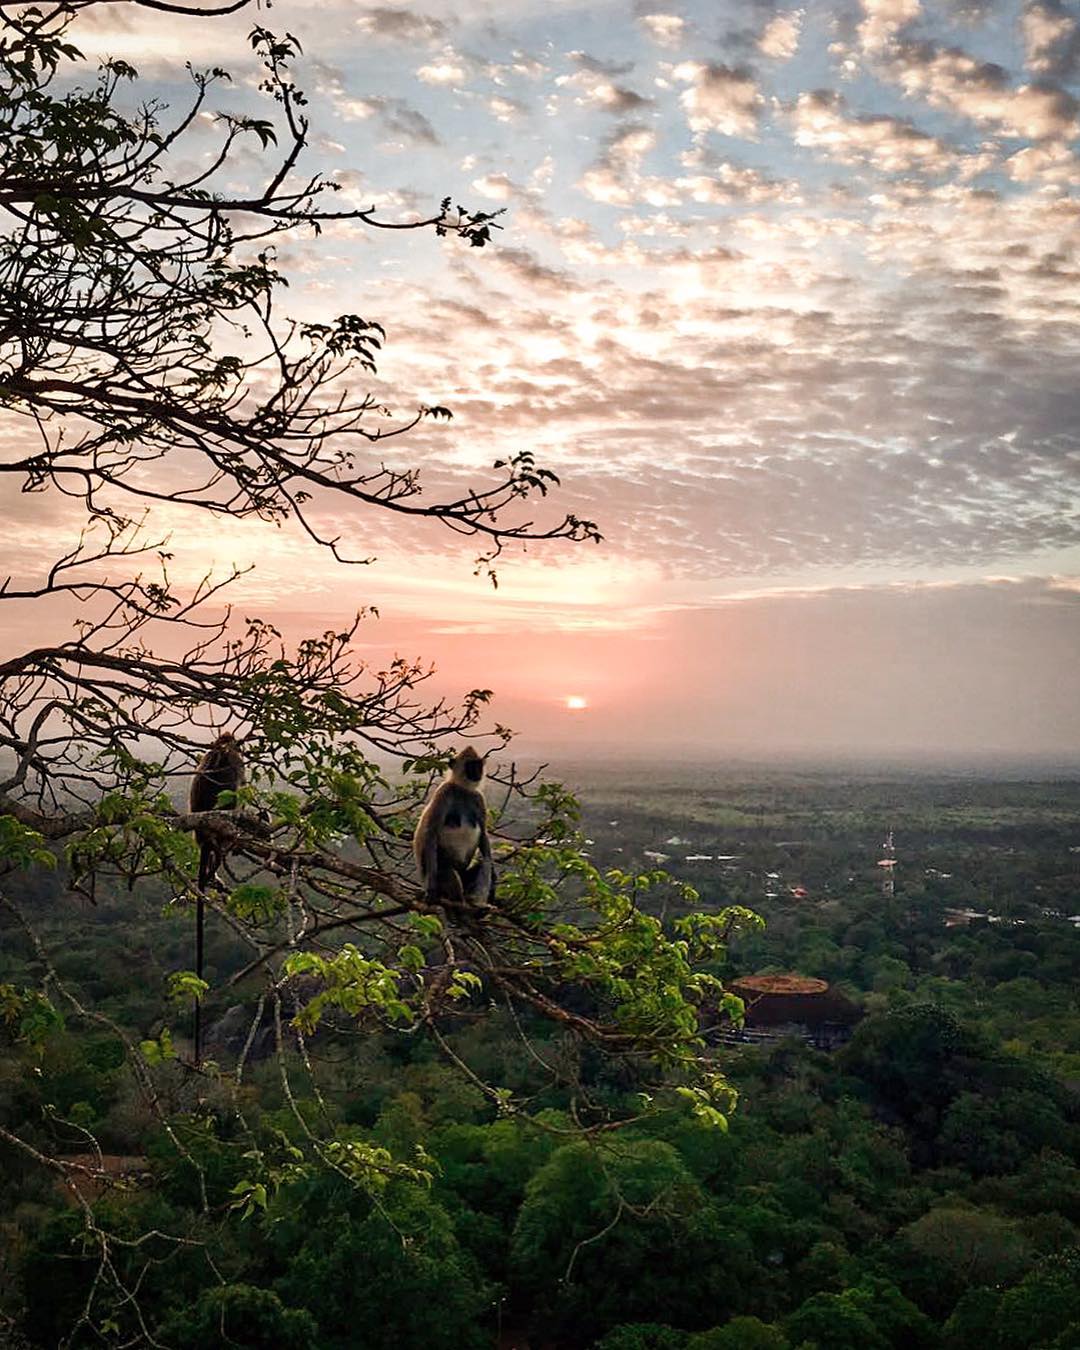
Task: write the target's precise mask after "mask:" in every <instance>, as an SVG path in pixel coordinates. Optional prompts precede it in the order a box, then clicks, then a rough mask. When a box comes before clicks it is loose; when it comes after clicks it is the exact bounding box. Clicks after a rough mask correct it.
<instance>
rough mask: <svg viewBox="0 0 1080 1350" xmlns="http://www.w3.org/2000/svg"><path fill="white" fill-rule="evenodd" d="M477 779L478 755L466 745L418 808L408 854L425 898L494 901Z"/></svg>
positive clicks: (480, 765)
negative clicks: (420, 813)
mask: <svg viewBox="0 0 1080 1350" xmlns="http://www.w3.org/2000/svg"><path fill="white" fill-rule="evenodd" d="M483 777H484V760H483V757H482V756H481V755H479V754H477V752H476V751H475V750H474V749H473V748H472V746H471V745H467V746H466V747H465V749H464V750H461V751H459V753H458V754H456V755H455V756H454V758H453V760H452V761H451V763H450V770H449V772H448V773H447V775H446V778H445V779H444V780H443V782H441V783H440V784H439V786H438V787H437V788H436V789H435V792H434V795H433V796H432V798H431V800H430V801H429V802H428V804H427V806H425V807H424V810H423V814H422V815H421V816H420V820H419V821H418V823H417V826H416V832H415V834H414V835H413V853H414V854H415V856H416V865H417V867H419V869H420V876H421V879H422V880H423V883H424V889H425V890H426V892H427V898H428V900H432V901H434V900H450V901H454V902H457V903H458V904H461V903H462V902H464V901H466V900H486V901H488V902H489V903H493V902H494V900H495V869H494V867H493V866H492V862H491V843H490V841H489V839H488V832H487V803H486V802H485V801H484V790H483V788H482V787H481V786H480V785H481V782H482V781H483Z"/></svg>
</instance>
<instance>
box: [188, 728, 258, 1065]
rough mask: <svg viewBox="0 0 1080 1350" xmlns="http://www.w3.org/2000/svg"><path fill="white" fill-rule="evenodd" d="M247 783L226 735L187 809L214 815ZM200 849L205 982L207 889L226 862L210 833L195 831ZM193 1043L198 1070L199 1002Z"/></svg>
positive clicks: (198, 928)
mask: <svg viewBox="0 0 1080 1350" xmlns="http://www.w3.org/2000/svg"><path fill="white" fill-rule="evenodd" d="M243 782H244V757H243V755H242V754H241V753H240V745H239V743H238V741H237V739H236V737H235V736H234V735H233V734H232V732H231V731H223V732H222V733H221V735H220V736H219V737H218V738H217V740H216V741H215V742H214V743H213V745H211V746H210V748H209V749H208V750H207V751H206V753H205V754H204V755H203V757H202V759H200V760H199V763H198V765H197V767H196V769H195V777H194V778H193V779H192V780H191V792H190V794H189V797H188V809H189V810H190V811H192V812H195V811H213V810H214V809H215V807H216V806H217V804H218V799H219V798H220V797H221V794H222V793H223V792H236V790H237V789H238V788H239V787H241V786H242V785H243ZM195 838H196V840H197V841H198V845H199V889H198V895H197V897H196V901H195V974H196V975H197V976H198V977H199V979H200V980H201V979H202V975H203V949H204V941H203V935H204V929H205V922H206V888H207V887H208V886H209V885H210V884H211V883H212V882H214V881H216V880H217V873H218V868H219V867H220V866H221V864H222V863H223V862H224V861H225V850H224V849H223V848H222V846H221V841H220V840H219V839H217V838H215V836H214V835H213V834H212V833H210V832H209V831H207V830H198V829H197V830H196V831H195ZM193 1013H194V1023H193V1027H192V1042H193V1044H194V1062H195V1065H196V1067H198V1066H199V1065H200V1064H201V1063H202V1004H201V1002H200V1000H199V999H198V998H196V1000H195V1007H194V1009H193Z"/></svg>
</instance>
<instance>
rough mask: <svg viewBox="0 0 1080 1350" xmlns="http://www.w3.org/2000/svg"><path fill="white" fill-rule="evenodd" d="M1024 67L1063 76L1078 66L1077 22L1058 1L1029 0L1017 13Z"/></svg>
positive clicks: (1079, 40) (1079, 33) (1079, 34)
mask: <svg viewBox="0 0 1080 1350" xmlns="http://www.w3.org/2000/svg"><path fill="white" fill-rule="evenodd" d="M1020 31H1021V34H1022V36H1023V39H1024V50H1025V53H1026V58H1027V67H1028V69H1029V70H1031V71H1033V72H1034V73H1035V74H1036V75H1052V76H1055V77H1057V78H1058V79H1067V78H1069V77H1070V76H1073V75H1075V74H1076V73H1077V69H1078V66H1080V24H1078V23H1077V20H1076V17H1075V16H1074V15H1072V14H1070V13H1068V12H1067V11H1066V9H1065V7H1064V6H1063V5H1062V4H1060V3H1059V0H1029V3H1027V4H1026V5H1025V6H1024V9H1023V12H1022V14H1021V16H1020Z"/></svg>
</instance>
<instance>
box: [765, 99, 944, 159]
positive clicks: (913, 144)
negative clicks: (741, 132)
mask: <svg viewBox="0 0 1080 1350" xmlns="http://www.w3.org/2000/svg"><path fill="white" fill-rule="evenodd" d="M791 120H792V125H793V127H794V132H795V142H796V144H797V145H803V146H807V147H809V148H811V149H815V150H820V151H821V152H822V153H824V154H825V155H826V156H827V157H828V158H830V159H833V160H835V161H836V162H837V163H840V164H859V163H863V164H872V165H873V166H874V167H875V168H877V169H880V170H881V171H882V172H883V173H910V172H911V171H912V170H914V169H918V170H922V171H924V172H926V173H935V174H943V173H947V172H948V171H949V169H950V168H952V167H953V165H954V164H955V161H956V154H955V152H954V151H953V150H951V149H950V148H949V147H948V146H947V145H945V144H944V142H942V141H941V140H939V139H938V138H937V137H936V136H931V135H928V134H927V133H926V132H924V131H920V130H919V129H918V128H917V127H915V126H913V125H912V123H911V122H909V121H906V120H903V119H901V118H897V117H889V116H886V115H884V114H873V115H862V116H853V115H851V114H850V113H849V112H848V108H847V104H846V102H845V100H844V98H843V96H842V95H840V94H837V93H833V92H832V91H830V90H827V89H818V90H815V91H814V92H813V93H808V94H800V95H799V97H798V98H797V100H796V102H795V107H794V109H793V110H792V114H791Z"/></svg>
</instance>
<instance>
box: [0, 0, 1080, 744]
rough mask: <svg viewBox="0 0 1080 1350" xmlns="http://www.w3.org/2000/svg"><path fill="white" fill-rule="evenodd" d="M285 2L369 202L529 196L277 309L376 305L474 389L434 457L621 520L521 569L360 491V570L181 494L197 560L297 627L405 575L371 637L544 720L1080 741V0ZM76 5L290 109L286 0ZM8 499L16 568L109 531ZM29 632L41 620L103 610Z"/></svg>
mask: <svg viewBox="0 0 1080 1350" xmlns="http://www.w3.org/2000/svg"><path fill="white" fill-rule="evenodd" d="M259 21H260V22H263V21H265V22H269V23H271V24H272V25H277V26H279V27H282V28H289V29H290V30H291V31H293V32H296V33H298V34H299V35H300V36H301V37H302V39H303V42H304V47H305V58H304V62H303V63H302V64H301V66H300V75H301V82H302V83H304V84H305V86H306V87H307V89H308V90H309V92H310V94H311V115H312V122H313V126H314V128H315V134H314V136H313V139H312V147H311V155H312V160H313V164H314V165H317V166H319V167H320V168H322V169H323V170H324V171H325V172H327V173H330V174H332V175H333V176H334V177H335V178H336V180H337V181H338V182H339V183H340V184H341V189H342V191H341V194H340V195H339V199H340V200H342V201H349V202H353V203H357V202H362V203H364V204H368V203H370V202H373V201H374V202H378V203H379V204H380V206H381V207H382V209H383V210H384V211H385V212H386V213H387V214H388V215H390V216H394V217H395V218H408V217H409V214H410V212H414V211H420V210H426V209H427V208H428V207H429V206H430V204H431V203H433V202H437V201H438V199H439V198H441V196H442V195H443V194H444V193H446V192H450V193H452V194H454V195H455V200H457V199H459V198H460V199H461V200H463V201H464V202H466V204H469V205H473V206H477V207H487V208H489V209H494V208H496V207H502V206H505V207H506V208H507V213H506V215H505V217H503V218H501V223H503V224H504V225H505V229H504V230H503V231H502V233H501V234H500V235H499V237H498V239H497V242H496V244H495V245H494V246H493V247H492V248H490V249H485V250H483V251H480V250H470V249H468V248H466V247H464V246H462V245H460V244H456V243H454V242H453V241H446V240H442V241H441V240H437V239H435V238H434V237H433V236H425V237H420V236H414V235H409V236H405V237H404V238H401V239H389V240H388V239H387V238H386V237H385V236H378V237H376V236H374V235H372V234H370V233H369V234H361V233H358V232H357V231H356V230H355V229H350V230H336V229H335V230H330V231H328V232H327V234H326V235H325V236H324V237H323V238H322V240H320V241H318V243H317V245H312V244H308V243H304V242H302V241H300V240H285V241H283V243H282V244H281V246H280V260H281V265H282V268H283V270H284V271H285V272H287V273H288V274H289V276H290V280H291V284H290V288H289V291H288V292H287V293H286V294H285V295H284V297H283V300H282V308H283V311H284V312H288V313H291V314H296V315H298V316H301V317H305V318H307V317H312V316H317V317H323V318H325V317H327V315H328V314H334V313H337V312H338V311H339V310H343V309H348V310H352V311H355V312H358V313H361V314H363V315H364V316H365V317H369V318H377V319H379V320H380V321H382V322H383V323H384V324H385V325H386V327H387V329H388V335H389V341H388V345H387V347H386V350H385V353H384V355H383V357H382V360H381V367H380V375H379V378H378V381H377V382H376V383H375V391H376V392H377V393H378V395H379V396H380V397H381V398H384V399H386V400H387V401H388V402H389V403H390V404H391V405H392V406H393V407H394V408H395V409H396V410H398V411H399V412H400V413H401V414H402V415H407V413H408V412H409V410H410V408H412V407H414V406H415V405H416V404H417V403H418V402H428V403H440V404H442V403H445V404H448V405H449V406H451V407H452V408H453V410H454V412H455V420H454V421H453V422H452V423H451V424H450V425H449V426H441V425H440V426H437V427H436V426H430V427H428V428H427V429H425V430H423V431H422V432H420V433H418V434H416V435H414V436H412V437H411V438H409V439H408V440H403V441H402V442H400V443H394V445H393V448H392V450H391V451H388V452H387V453H390V454H392V455H394V456H396V457H398V459H399V460H400V462H401V463H410V464H418V465H420V466H421V468H422V470H423V472H424V474H425V475H426V479H427V481H428V482H430V483H432V484H433V485H434V484H435V483H437V482H440V481H441V482H447V481H450V482H453V483H455V484H464V483H467V482H468V483H482V482H483V481H484V474H485V472H486V471H487V467H488V466H490V464H491V462H492V461H493V460H494V459H495V458H497V457H499V456H500V455H505V454H506V453H508V452H513V451H514V450H517V449H521V448H530V449H534V450H535V451H536V452H537V454H538V455H539V456H540V458H541V460H542V462H545V463H548V464H550V465H551V466H552V467H553V468H555V469H556V470H557V471H558V472H559V473H560V475H561V476H562V479H563V487H562V489H561V491H560V493H559V495H558V499H557V505H558V507H559V508H561V509H568V510H574V511H577V512H578V513H579V514H583V515H586V516H591V517H595V518H596V520H597V521H598V522H599V524H600V526H601V529H602V530H603V532H604V535H605V540H604V542H603V544H601V545H600V546H592V545H582V546H580V547H578V548H577V549H575V550H570V549H567V548H564V547H560V548H556V549H544V548H543V547H537V548H535V549H533V550H531V551H530V552H529V553H528V554H527V555H526V556H524V557H520V556H513V557H509V558H507V560H506V562H505V563H504V565H503V566H502V567H501V569H500V588H499V590H498V591H497V592H495V591H492V590H491V588H490V587H489V586H488V585H487V584H486V583H485V582H484V581H483V580H482V579H480V578H476V577H474V576H473V575H472V573H471V567H470V557H471V555H470V553H469V551H468V550H467V549H462V548H461V547H460V546H459V542H458V541H456V540H454V539H453V538H452V537H448V536H446V535H444V534H440V533H439V532H438V531H437V530H434V529H414V528H409V527H407V526H404V525H402V524H401V523H400V522H398V521H396V520H387V519H376V518H372V517H371V516H368V517H364V516H354V515H348V514H340V515H338V516H336V517H334V516H332V515H331V516H328V517H327V518H328V520H332V523H333V525H334V528H335V531H337V530H340V532H341V534H342V536H343V538H345V539H346V540H348V541H349V542H350V543H352V544H355V549H356V552H357V553H358V554H360V555H366V554H369V553H370V554H374V555H376V556H377V558H378V561H377V563H375V564H374V565H373V566H371V567H366V568H351V569H342V568H340V567H337V566H335V565H334V563H333V561H332V560H331V559H330V558H329V557H327V556H326V555H325V554H322V555H320V554H319V553H318V552H317V551H316V550H315V549H314V548H313V547H312V546H311V545H310V544H308V543H307V542H306V541H305V540H304V539H303V538H302V537H301V536H300V534H299V532H298V531H296V530H295V529H293V528H291V527H289V526H288V525H287V526H285V527H284V528H281V529H278V528H275V527H272V526H262V525H258V524H245V525H242V526H235V525H233V524H232V523H224V524H223V523H221V522H216V521H214V520H212V519H209V518H206V517H191V516H188V515H185V514H184V513H182V512H179V511H162V512H158V514H157V517H156V519H155V523H154V525H153V528H155V529H158V528H160V529H163V530H170V531H172V532H173V538H174V544H175V546H176V554H177V557H176V561H175V563H174V564H173V572H174V575H176V576H177V577H178V578H179V579H180V580H182V581H187V582H188V583H192V582H194V581H195V580H196V579H197V576H198V575H199V573H200V570H201V568H202V567H203V565H204V564H212V565H214V566H215V567H216V568H217V569H218V570H219V571H220V570H227V569H228V568H229V567H230V566H231V565H232V564H233V563H237V564H240V565H246V564H247V563H250V562H255V563H256V568H255V570H254V571H253V572H252V573H251V574H250V575H248V576H246V577H244V578H243V579H242V580H241V581H240V582H239V583H237V586H236V589H235V603H236V605H237V607H238V609H239V611H240V612H242V613H245V614H247V613H261V614H264V615H265V616H267V617H269V618H272V619H275V620H276V621H278V622H279V623H280V624H281V625H282V626H283V627H284V628H285V629H286V630H287V631H289V632H290V633H295V634H297V635H299V634H300V632H301V631H303V630H306V629H318V628H321V627H323V626H334V627H338V626H340V624H341V623H342V622H343V621H344V620H346V619H347V618H348V616H349V615H350V614H351V612H352V611H353V610H354V609H355V608H357V607H358V606H360V605H365V604H376V605H378V606H379V608H380V611H381V614H382V618H381V619H380V620H379V621H378V622H377V623H374V624H373V625H372V626H371V633H370V638H369V640H370V641H371V643H372V644H373V646H372V652H373V653H378V654H382V653H384V652H386V651H388V650H394V649H397V650H400V651H402V653H403V654H405V655H424V656H425V657H428V658H430V659H431V660H432V661H434V662H435V663H437V665H438V666H439V670H440V674H439V680H440V681H441V682H442V683H443V684H444V685H445V686H446V687H447V689H448V690H450V691H453V690H455V689H462V688H467V687H472V686H483V685H490V686H491V687H493V688H495V689H496V691H497V693H498V696H499V697H498V702H497V703H496V705H495V715H496V716H498V717H499V719H500V720H502V721H505V722H508V723H510V724H511V725H513V726H515V727H517V728H518V729H520V731H521V732H522V733H523V738H524V740H523V743H524V744H527V745H530V746H532V745H535V746H536V747H538V748H539V749H540V750H542V748H543V746H544V744H546V743H550V744H562V743H564V742H566V741H567V740H572V741H573V742H574V743H575V744H576V745H578V746H580V747H581V748H583V749H586V750H588V749H590V748H592V749H604V750H605V751H611V750H612V749H614V750H618V749H619V748H620V747H621V746H631V745H632V746H635V747H640V748H643V749H645V750H646V751H649V750H650V749H651V748H654V747H655V748H664V747H674V748H676V749H678V750H679V751H680V752H684V751H685V752H687V753H693V754H714V753H715V754H717V755H723V754H724V753H729V754H740V755H744V756H748V757H751V758H752V757H753V756H754V755H755V754H760V755H762V756H771V755H776V754H783V753H797V754H816V753H820V754H836V753H840V754H844V753H858V754H864V755H868V756H871V757H872V756H874V755H889V754H904V755H908V754H923V755H926V756H944V757H949V756H953V757H958V758H964V757H972V756H978V755H980V754H983V753H1000V754H1006V755H1025V754H1032V755H1037V754H1046V755H1054V756H1057V757H1059V758H1062V759H1069V758H1077V757H1080V713H1078V711H1077V710H1078V709H1080V673H1078V672H1080V624H1078V623H1077V617H1078V613H1077V606H1078V596H1080V580H1078V578H1080V507H1078V500H1080V438H1078V434H1077V430H1076V428H1077V425H1078V414H1080V396H1078V389H1080V385H1078V383H1077V379H1076V370H1077V358H1078V357H1080V259H1078V249H1080V198H1078V195H1077V192H1078V189H1077V184H1078V183H1080V165H1078V164H1077V161H1076V149H1077V136H1078V130H1080V103H1078V102H1077V93H1078V92H1080V90H1078V85H1077V73H1078V72H1077V61H1078V57H1077V53H1078V52H1080V37H1078V34H1080V26H1078V24H1077V22H1076V20H1075V19H1074V18H1072V17H1070V14H1069V13H1067V12H1066V10H1065V9H1064V8H1062V7H1060V6H1057V5H1055V4H1051V3H1049V0H1022V2H1021V0H994V3H985V4H982V3H978V4H977V3H972V4H968V5H950V6H931V5H929V4H927V5H921V4H920V3H919V0H858V2H857V3H855V2H854V0H853V3H851V4H839V3H837V4H833V3H825V2H824V0H823V2H822V3H807V4H804V5H801V6H793V5H787V4H783V3H779V0H777V2H776V3H774V2H773V0H755V2H754V3H748V4H736V3H734V0H723V2H722V3H719V4H714V3H710V4H704V3H696V2H694V3H690V2H688V3H680V4H674V3H673V4H671V5H667V4H664V5H661V4H660V3H659V0H657V3H656V4H655V5H639V6H638V7H636V8H635V7H634V6H633V5H632V4H630V3H623V0H603V2H602V3H593V4H589V5H580V4H574V3H560V4H556V5H554V6H553V5H539V4H536V3H533V0H507V3H504V4H500V5H498V6H497V7H495V6H490V5H487V4H486V3H484V0H468V3H465V4H455V5H453V6H451V5H450V4H449V3H448V0H418V3H417V4H415V5H406V4H398V3H389V4H363V3H358V2H357V0H331V2H330V3H325V4H319V5H315V4H313V3H311V0H304V2H303V3H300V2H298V0H279V2H278V3H276V4H275V6H274V8H273V10H272V11H271V12H269V13H268V14H263V13H262V12H261V11H260V16H259ZM80 22H81V24H82V26H81V28H77V30H76V33H75V37H76V40H79V37H80V33H81V35H82V38H83V39H84V42H83V45H84V46H85V47H86V50H87V51H88V52H91V53H95V54H102V53H112V54H115V55H119V56H123V57H125V58H126V59H129V60H132V61H134V62H135V64H136V65H138V66H140V68H141V69H142V71H143V74H144V78H145V79H146V80H147V81H148V82H149V85H150V87H152V88H153V89H154V91H155V92H157V93H158V94H159V96H160V97H161V98H163V99H164V100H165V101H166V102H169V103H171V104H173V105H174V106H179V105H180V103H181V102H182V101H183V99H184V98H185V97H186V92H185V81H186V78H187V77H186V76H185V74H184V72H183V70H182V63H183V60H184V59H191V60H193V61H195V62H196V63H200V62H206V61H214V62H221V63H223V64H225V65H228V66H229V67H230V68H231V69H232V70H233V71H234V74H235V76H236V79H235V81H234V85H233V86H232V88H231V91H230V92H228V93H223V94H222V95H221V97H222V98H223V99H225V100H226V102H229V101H230V100H231V103H230V106H232V107H234V108H239V107H245V108H246V107H247V106H248V105H249V104H250V102H251V100H252V99H253V97H254V95H253V93H252V85H253V75H254V72H253V68H252V66H251V62H250V59H249V51H248V49H247V47H246V44H245V41H244V33H245V31H246V29H247V27H249V26H250V23H251V22H252V20H251V18H250V16H243V15H241V16H238V17H237V18H235V19H232V20H228V21H222V22H221V23H220V24H218V23H214V22H210V21H200V22H199V23H198V24H197V25H193V24H192V23H191V22H190V21H187V20H183V19H180V18H176V17H174V16H162V15H152V14H147V13H145V12H140V11H136V10H134V7H129V6H125V7H117V6H103V7H101V10H100V11H98V12H94V11H91V13H90V15H89V16H88V17H87V18H86V19H85V20H84V21H80ZM215 135H216V131H215V126H214V123H213V121H212V120H210V119H209V118H208V119H204V120H203V121H201V122H200V123H199V125H198V126H197V128H196V136H195V140H194V142H193V143H192V144H191V146H190V147H189V150H188V154H189V155H190V156H191V157H192V158H193V159H198V158H199V157H200V156H206V155H209V154H210V153H211V152H212V148H213V146H214V144H215V139H214V138H215ZM244 155H245V156H246V158H245V159H243V160H242V161H241V162H240V163H239V164H238V166H237V171H238V173H247V172H253V171H255V170H256V169H257V167H258V165H257V162H256V158H255V152H254V151H253V150H245V152H244ZM185 471H186V470H185V466H184V465H183V464H181V463H176V464H173V465H171V466H169V467H168V469H167V471H166V474H165V476H164V477H163V478H162V482H165V481H173V482H179V481H182V480H183V477H184V473H185ZM6 490H7V493H8V495H7V496H6V497H5V498H4V499H3V501H2V502H0V506H2V507H3V509H4V512H5V517H6V518H7V519H8V520H10V521H12V522H17V528H13V529H11V530H9V531H8V532H7V534H6V542H5V541H3V540H0V572H6V571H11V572H12V574H13V575H14V576H16V577H17V578H20V579H23V580H26V579H32V578H33V577H34V576H35V575H40V572H41V569H42V568H43V567H46V566H47V565H48V560H49V559H50V557H51V556H52V555H53V554H54V552H55V550H56V548H57V547H58V546H61V547H62V546H64V545H66V544H69V543H70V541H71V539H72V538H73V537H74V534H75V533H77V529H78V525H79V521H78V520H77V519H76V516H75V514H74V513H73V512H72V511H70V510H67V509H65V508H64V506H63V504H62V503H60V502H58V501H56V500H53V499H50V498H47V497H42V496H35V497H22V496H20V495H19V494H18V493H17V492H16V491H14V485H10V484H9V485H8V487H7V489H6ZM2 619H3V621H4V622H5V623H6V624H7V625H8V627H7V629H6V631H3V632H2V633H0V637H2V639H3V641H4V643H5V645H8V644H11V643H16V642H22V641H25V640H26V638H27V635H28V634H29V635H31V640H34V641H37V640H39V639H40V636H41V635H42V634H43V633H46V632H48V633H54V634H55V635H56V636H57V637H58V638H60V639H62V638H63V637H65V636H67V632H68V630H67V628H66V625H67V624H68V623H69V622H70V614H68V613H66V612H63V613H62V612H60V611H59V610H58V611H56V612H55V613H54V612H51V611H50V612H49V613H47V614H46V613H45V612H44V611H43V610H42V609H40V608H39V609H38V610H36V611H35V612H34V614H33V615H32V616H31V615H28V614H26V613H23V614H22V615H17V616H11V615H4V616H2ZM366 631H367V630H365V632H366ZM572 695H578V696H580V697H583V698H585V699H586V700H587V702H588V707H587V708H586V709H580V710H577V711H575V712H570V711H568V710H567V708H566V699H567V698H568V697H569V696H572Z"/></svg>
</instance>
